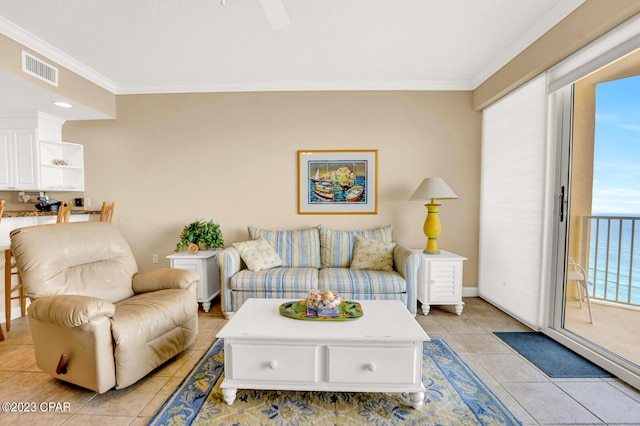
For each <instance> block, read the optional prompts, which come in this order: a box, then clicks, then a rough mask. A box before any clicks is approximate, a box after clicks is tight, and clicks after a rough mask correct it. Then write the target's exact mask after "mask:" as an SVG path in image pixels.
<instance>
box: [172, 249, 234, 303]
mask: <svg viewBox="0 0 640 426" xmlns="http://www.w3.org/2000/svg"><path fill="white" fill-rule="evenodd" d="M221 251H222V249H211V250H201V251H199V252H197V253H187V252H180V253H174V254H170V255H169V256H167V259H169V261H170V262H171V267H172V268H176V269H186V270H188V271H194V272H197V273H198V274H200V282H199V283H198V292H197V297H198V302H200V303H202V310H203V311H205V312H209V309H211V301H212V300H213V298H214V297H216V296H217V295H218V294H220V272H219V269H218V253H220V252H221Z"/></svg>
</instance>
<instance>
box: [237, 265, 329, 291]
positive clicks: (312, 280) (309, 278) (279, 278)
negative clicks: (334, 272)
mask: <svg viewBox="0 0 640 426" xmlns="http://www.w3.org/2000/svg"><path fill="white" fill-rule="evenodd" d="M229 286H230V287H231V289H232V290H235V291H237V290H240V291H262V292H276V291H280V292H306V291H311V290H316V289H317V288H318V270H317V269H316V268H274V269H267V270H264V271H259V272H252V271H249V270H248V269H243V270H241V271H240V272H238V273H236V274H234V275H233V276H232V277H231V279H230V280H229Z"/></svg>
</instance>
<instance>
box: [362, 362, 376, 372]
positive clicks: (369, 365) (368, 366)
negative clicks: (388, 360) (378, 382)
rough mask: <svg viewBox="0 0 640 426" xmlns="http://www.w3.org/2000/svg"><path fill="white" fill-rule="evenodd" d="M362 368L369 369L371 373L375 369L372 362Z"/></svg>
mask: <svg viewBox="0 0 640 426" xmlns="http://www.w3.org/2000/svg"><path fill="white" fill-rule="evenodd" d="M364 368H366V369H367V371H370V372H372V373H373V372H374V371H376V365H375V364H373V363H371V364H367V365H365V366H364Z"/></svg>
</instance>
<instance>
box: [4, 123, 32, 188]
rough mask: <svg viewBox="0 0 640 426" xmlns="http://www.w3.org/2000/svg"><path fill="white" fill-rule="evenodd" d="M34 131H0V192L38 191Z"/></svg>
mask: <svg viewBox="0 0 640 426" xmlns="http://www.w3.org/2000/svg"><path fill="white" fill-rule="evenodd" d="M37 165H38V139H37V131H36V130H35V129H0V190H9V191H12V190H19V191H25V190H28V191H32V190H38V189H39V188H38V186H39V181H40V180H39V175H38V171H39V170H38V167H37Z"/></svg>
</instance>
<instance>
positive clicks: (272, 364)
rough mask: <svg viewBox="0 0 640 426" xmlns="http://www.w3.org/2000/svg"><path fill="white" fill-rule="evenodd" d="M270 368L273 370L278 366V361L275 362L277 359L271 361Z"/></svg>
mask: <svg viewBox="0 0 640 426" xmlns="http://www.w3.org/2000/svg"><path fill="white" fill-rule="evenodd" d="M269 368H270V369H272V370H275V369H276V368H278V363H277V362H275V361H271V362H270V363H269Z"/></svg>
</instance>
